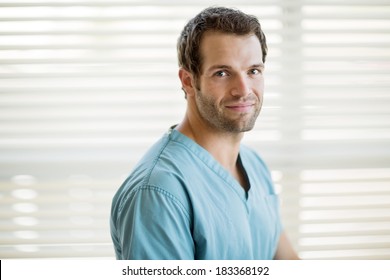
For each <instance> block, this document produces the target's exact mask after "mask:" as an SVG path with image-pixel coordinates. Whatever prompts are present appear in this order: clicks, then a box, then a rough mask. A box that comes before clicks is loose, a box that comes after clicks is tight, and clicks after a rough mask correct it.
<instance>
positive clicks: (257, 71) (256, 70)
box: [249, 69, 261, 75]
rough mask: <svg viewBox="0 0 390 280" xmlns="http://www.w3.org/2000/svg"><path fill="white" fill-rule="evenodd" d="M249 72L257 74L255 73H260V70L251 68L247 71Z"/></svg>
mask: <svg viewBox="0 0 390 280" xmlns="http://www.w3.org/2000/svg"><path fill="white" fill-rule="evenodd" d="M249 73H250V74H252V75H257V74H260V73H261V71H260V70H259V69H251V70H250V71H249Z"/></svg>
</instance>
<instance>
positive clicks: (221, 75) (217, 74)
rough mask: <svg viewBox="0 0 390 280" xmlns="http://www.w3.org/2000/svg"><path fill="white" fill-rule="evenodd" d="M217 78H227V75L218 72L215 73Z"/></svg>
mask: <svg viewBox="0 0 390 280" xmlns="http://www.w3.org/2000/svg"><path fill="white" fill-rule="evenodd" d="M215 76H217V77H225V76H227V73H226V72H225V71H218V72H216V73H215Z"/></svg>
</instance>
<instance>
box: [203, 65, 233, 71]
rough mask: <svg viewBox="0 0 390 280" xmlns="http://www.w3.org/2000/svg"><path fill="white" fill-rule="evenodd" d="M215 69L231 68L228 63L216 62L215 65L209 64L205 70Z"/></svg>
mask: <svg viewBox="0 0 390 280" xmlns="http://www.w3.org/2000/svg"><path fill="white" fill-rule="evenodd" d="M217 69H232V67H231V66H229V65H225V64H217V65H213V66H210V67H209V68H208V69H207V70H208V71H213V70H217Z"/></svg>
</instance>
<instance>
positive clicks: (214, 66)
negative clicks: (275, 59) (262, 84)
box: [207, 62, 264, 71]
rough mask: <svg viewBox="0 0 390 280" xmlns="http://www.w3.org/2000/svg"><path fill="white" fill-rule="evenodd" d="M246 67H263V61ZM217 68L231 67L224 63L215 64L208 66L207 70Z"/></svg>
mask: <svg viewBox="0 0 390 280" xmlns="http://www.w3.org/2000/svg"><path fill="white" fill-rule="evenodd" d="M248 68H264V63H262V62H261V63H256V64H252V65H251V66H249V67H248ZM217 69H232V67H231V66H229V65H225V64H216V65H213V66H210V67H209V68H208V69H207V71H213V70H217Z"/></svg>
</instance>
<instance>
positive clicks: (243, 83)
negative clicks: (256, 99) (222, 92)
mask: <svg viewBox="0 0 390 280" xmlns="http://www.w3.org/2000/svg"><path fill="white" fill-rule="evenodd" d="M250 91H251V87H250V81H249V78H248V77H246V76H243V75H236V76H235V77H234V79H233V81H232V89H231V94H232V95H233V96H235V97H246V96H247V95H249V94H250Z"/></svg>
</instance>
